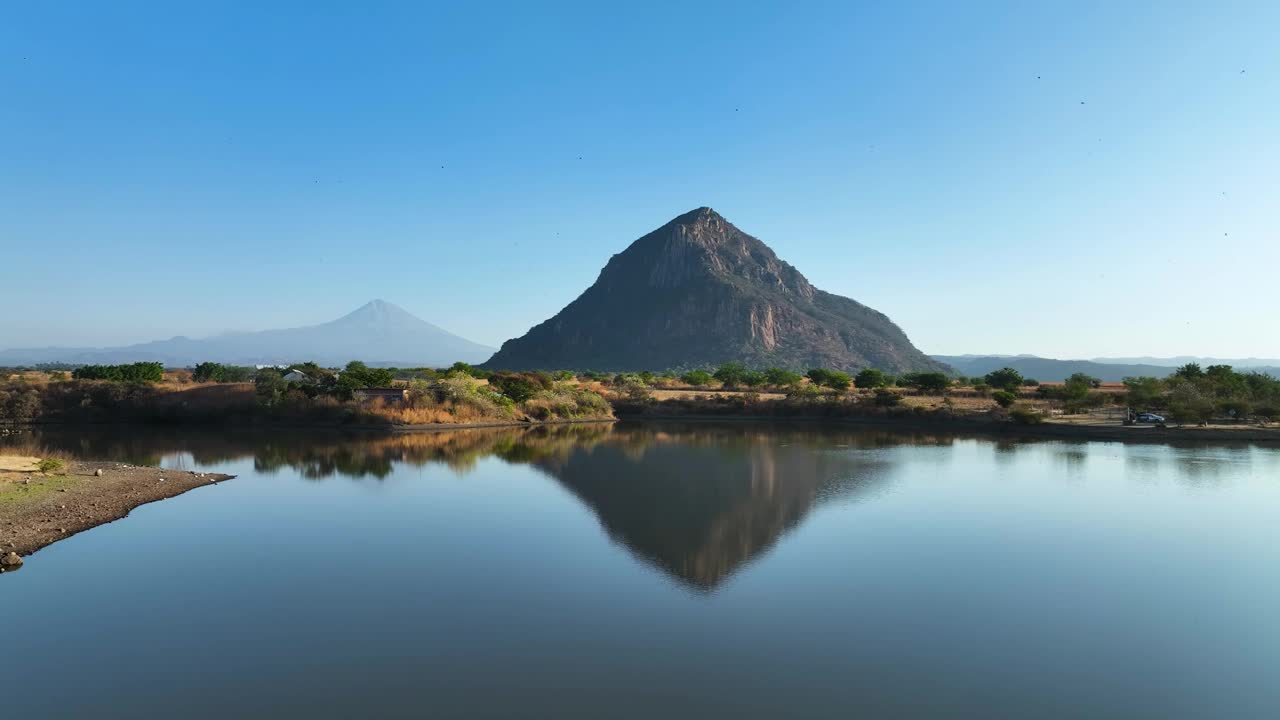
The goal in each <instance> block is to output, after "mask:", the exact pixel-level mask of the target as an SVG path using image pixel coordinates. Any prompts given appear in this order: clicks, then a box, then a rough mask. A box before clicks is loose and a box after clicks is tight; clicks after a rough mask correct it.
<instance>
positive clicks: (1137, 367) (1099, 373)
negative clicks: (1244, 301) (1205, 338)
mask: <svg viewBox="0 0 1280 720" xmlns="http://www.w3.org/2000/svg"><path fill="white" fill-rule="evenodd" d="M933 357H934V359H935V360H939V361H941V362H945V363H947V364H948V365H950V366H951V367H953V368H955V370H956V372H958V373H959V374H961V375H967V376H976V375H986V374H987V373H989V372H991V371H992V370H999V369H1000V368H1004V367H1011V368H1013V369H1014V370H1017V371H1018V372H1020V373H1022V375H1023V376H1024V377H1032V378H1035V379H1037V380H1040V381H1042V382H1057V381H1060V380H1064V379H1066V378H1067V377H1069V376H1071V375H1074V374H1075V373H1078V372H1079V373H1085V374H1087V375H1090V376H1092V377H1096V378H1098V379H1100V380H1102V381H1103V382H1120V381H1121V380H1123V379H1124V378H1126V377H1143V376H1146V377H1165V376H1168V375H1170V374H1172V373H1173V371H1174V369H1176V368H1177V366H1178V365H1183V364H1185V362H1183V363H1177V364H1168V365H1166V364H1155V363H1128V364H1122V363H1119V362H1111V361H1107V362H1099V361H1096V360H1055V359H1053V358H1042V357H1035V356H1029V355H934V356H933ZM1209 360H1211V359H1209ZM1186 362H1195V360H1187V361H1186ZM1218 362H1221V361H1216V362H1209V363H1202V364H1217V363H1218ZM1222 364H1226V365H1231V364H1232V363H1230V362H1223V363H1222ZM1233 367H1235V368H1236V369H1237V370H1240V371H1242V372H1247V371H1250V370H1257V371H1259V372H1266V373H1270V374H1272V375H1276V376H1278V377H1280V367H1272V366H1247V365H1233Z"/></svg>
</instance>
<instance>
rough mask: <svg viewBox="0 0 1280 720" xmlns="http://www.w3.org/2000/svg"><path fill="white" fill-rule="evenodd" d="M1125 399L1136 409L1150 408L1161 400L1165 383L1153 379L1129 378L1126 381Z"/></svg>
mask: <svg viewBox="0 0 1280 720" xmlns="http://www.w3.org/2000/svg"><path fill="white" fill-rule="evenodd" d="M1124 388H1125V391H1126V392H1125V399H1126V401H1128V403H1129V405H1130V406H1132V407H1134V408H1143V409H1145V408H1149V407H1151V406H1152V405H1153V404H1155V402H1156V400H1158V399H1160V395H1161V393H1163V392H1164V382H1163V381H1161V380H1160V379H1159V378H1153V377H1127V378H1125V379H1124Z"/></svg>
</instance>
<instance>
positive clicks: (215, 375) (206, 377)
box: [191, 362, 226, 383]
mask: <svg viewBox="0 0 1280 720" xmlns="http://www.w3.org/2000/svg"><path fill="white" fill-rule="evenodd" d="M225 372H226V368H225V367H223V366H222V364H221V363H216V362H202V363H200V364H199V365H196V366H195V368H194V369H193V370H192V371H191V379H192V380H195V381H196V382H198V383H204V382H222V378H223V375H224V374H225Z"/></svg>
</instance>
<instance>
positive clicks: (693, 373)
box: [680, 370, 711, 387]
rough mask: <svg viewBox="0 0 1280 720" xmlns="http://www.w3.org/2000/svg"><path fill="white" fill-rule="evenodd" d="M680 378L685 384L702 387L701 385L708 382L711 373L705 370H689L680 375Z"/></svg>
mask: <svg viewBox="0 0 1280 720" xmlns="http://www.w3.org/2000/svg"><path fill="white" fill-rule="evenodd" d="M680 380H681V381H682V382H684V384H686V385H692V386H694V387H702V386H703V385H707V384H710V382H711V373H709V372H707V371H706V370H690V371H689V372H687V373H685V374H684V375H681V376H680Z"/></svg>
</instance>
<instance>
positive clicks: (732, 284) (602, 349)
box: [486, 207, 942, 372]
mask: <svg viewBox="0 0 1280 720" xmlns="http://www.w3.org/2000/svg"><path fill="white" fill-rule="evenodd" d="M728 361H740V362H745V363H747V364H750V365H757V366H763V365H779V366H789V367H796V368H802V367H818V366H821V367H835V368H841V369H857V368H862V367H878V368H882V369H886V370H890V371H894V372H898V371H903V370H915V369H938V368H940V367H942V366H941V364H940V363H937V362H936V361H933V360H931V359H930V358H928V357H926V356H925V355H924V354H923V353H921V352H920V351H919V350H917V349H916V348H915V347H913V346H912V345H911V343H910V341H909V340H907V337H906V335H904V334H903V333H902V331H901V330H900V329H899V328H898V327H897V326H896V325H894V324H893V323H892V322H891V321H890V320H889V319H888V318H887V317H885V316H884V315H883V314H881V313H878V312H876V311H875V310H872V309H871V308H868V307H866V306H864V305H861V304H859V303H857V302H854V301H853V300H850V299H848V298H843V297H839V296H836V295H831V294H830V293H824V292H822V291H821V290H818V289H817V288H815V287H813V285H812V284H810V283H809V281H808V280H806V279H805V277H804V276H803V275H801V274H800V272H799V271H798V270H796V269H795V268H794V267H792V266H791V265H788V264H787V263H786V262H783V261H782V260H781V259H779V258H778V256H777V255H776V254H775V253H774V252H773V250H771V249H770V248H769V246H767V245H765V244H764V243H763V242H761V241H760V240H758V239H756V238H754V237H752V236H750V235H748V234H747V233H745V232H743V231H741V230H739V229H738V228H737V227H735V226H734V225H733V224H732V223H730V222H729V221H728V220H726V219H725V218H724V217H723V216H721V215H720V214H719V213H717V212H716V211H715V210H712V209H711V208H709V207H700V208H697V209H695V210H691V211H689V212H687V213H684V214H682V215H680V216H678V217H676V218H674V219H673V220H671V221H670V222H668V223H666V224H664V225H663V226H662V227H660V228H658V229H657V230H654V231H653V232H650V233H648V234H647V235H645V236H644V237H641V238H640V239H638V240H636V241H635V242H633V243H631V245H629V246H628V247H627V248H626V249H625V250H623V251H622V252H620V253H618V254H617V255H614V256H613V257H612V258H611V259H610V260H609V262H608V264H607V265H605V267H604V269H603V270H602V271H601V272H600V277H599V278H598V279H597V280H596V282H595V284H594V285H592V286H591V287H590V288H588V289H587V291H586V292H584V293H583V294H582V295H581V296H580V297H579V298H578V299H577V300H575V301H573V302H572V303H570V304H569V305H568V306H567V307H565V308H564V310H562V311H561V312H560V313H558V314H557V315H556V316H555V317H553V318H551V319H550V320H548V321H546V322H544V323H542V324H540V325H538V326H536V327H534V328H533V329H532V330H530V331H529V333H528V334H526V335H525V336H524V337H521V338H517V339H514V340H509V341H507V342H506V343H504V344H503V346H502V348H501V349H500V350H499V351H498V353H497V354H496V355H494V357H493V358H491V359H490V360H489V362H487V363H486V366H487V367H491V368H504V369H526V368H544V369H550V368H573V369H599V370H644V369H652V370H665V369H671V368H678V367H692V366H705V365H718V364H721V363H724V362H728Z"/></svg>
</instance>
